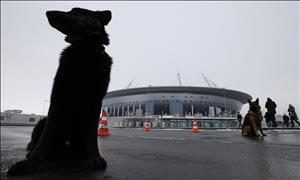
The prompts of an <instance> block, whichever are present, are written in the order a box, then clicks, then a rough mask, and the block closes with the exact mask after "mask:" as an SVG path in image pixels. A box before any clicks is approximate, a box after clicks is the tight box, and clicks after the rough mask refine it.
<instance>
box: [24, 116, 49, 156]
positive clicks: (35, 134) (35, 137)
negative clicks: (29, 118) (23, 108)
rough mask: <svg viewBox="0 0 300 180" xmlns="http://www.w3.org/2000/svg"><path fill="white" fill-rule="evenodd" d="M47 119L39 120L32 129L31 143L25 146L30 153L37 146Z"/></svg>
mask: <svg viewBox="0 0 300 180" xmlns="http://www.w3.org/2000/svg"><path fill="white" fill-rule="evenodd" d="M46 121H47V118H43V119H41V120H40V121H39V122H38V123H37V124H36V125H35V127H34V128H33V131H32V133H31V141H30V142H29V143H28V145H27V150H28V151H32V150H33V149H34V147H35V146H36V145H37V143H38V141H39V139H40V137H41V135H42V132H43V130H44V127H45V124H46Z"/></svg>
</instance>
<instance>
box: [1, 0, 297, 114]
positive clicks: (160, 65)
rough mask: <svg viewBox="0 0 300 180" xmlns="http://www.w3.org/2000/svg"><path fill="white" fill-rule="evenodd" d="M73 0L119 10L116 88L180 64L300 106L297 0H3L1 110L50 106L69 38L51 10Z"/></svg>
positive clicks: (113, 49) (114, 44)
mask: <svg viewBox="0 0 300 180" xmlns="http://www.w3.org/2000/svg"><path fill="white" fill-rule="evenodd" d="M73 7H82V8H88V9H91V10H104V9H110V10H112V12H113V18H112V21H111V23H110V24H109V25H108V26H107V32H108V33H109V34H110V39H111V44H110V45H109V46H108V47H107V48H106V49H107V52H108V53H109V54H110V55H111V56H112V57H113V60H114V64H113V69H112V74H111V83H110V86H109V90H117V89H123V88H125V87H126V86H127V85H128V84H129V82H130V81H131V80H132V79H133V78H134V82H133V85H134V86H137V87H142V86H148V85H152V86H160V85H177V84H178V82H177V79H176V73H177V69H179V71H180V75H181V79H182V81H183V85H187V86H207V84H206V83H205V81H204V80H203V78H202V76H201V72H202V73H204V74H205V75H206V76H207V78H208V79H210V80H212V81H214V83H216V84H217V85H218V86H219V87H221V88H223V87H225V88H227V89H234V90H239V91H242V92H246V93H248V94H250V95H251V96H252V97H253V98H257V97H258V98H260V104H261V105H262V106H264V103H265V101H266V98H267V97H270V98H272V99H273V100H275V101H276V103H277V105H278V113H280V114H282V113H283V112H286V109H287V106H288V104H290V103H292V104H294V105H295V106H296V108H297V110H299V3H298V2H201V1H199V2H178V1H176V2H71V1H67V2H21V1H20V2H3V1H1V111H3V110H6V109H22V110H23V111H24V112H25V113H36V114H42V113H43V108H44V100H45V99H47V100H49V97H50V93H51V87H52V82H53V78H54V76H55V73H56V69H57V66H58V58H59V54H60V52H61V51H62V49H63V48H64V47H66V46H67V45H68V44H67V43H66V42H64V35H63V34H61V33H60V32H58V31H57V30H55V29H53V28H52V27H50V25H49V24H48V21H47V18H46V16H45V12H46V11H47V10H63V11H68V10H70V9H71V8H73ZM79 73H80V72H79ZM247 109H248V105H245V106H244V107H243V110H242V112H243V113H245V112H246V111H247ZM263 111H265V109H264V108H263ZM298 113H299V111H298Z"/></svg>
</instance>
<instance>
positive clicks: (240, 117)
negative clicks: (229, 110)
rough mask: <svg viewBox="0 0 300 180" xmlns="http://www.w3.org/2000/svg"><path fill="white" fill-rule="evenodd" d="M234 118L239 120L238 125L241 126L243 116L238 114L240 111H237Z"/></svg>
mask: <svg viewBox="0 0 300 180" xmlns="http://www.w3.org/2000/svg"><path fill="white" fill-rule="evenodd" d="M236 118H237V120H238V121H239V127H241V126H242V118H243V116H242V115H241V114H240V112H238V113H237V116H236Z"/></svg>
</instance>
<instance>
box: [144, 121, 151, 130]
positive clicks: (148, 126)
mask: <svg viewBox="0 0 300 180" xmlns="http://www.w3.org/2000/svg"><path fill="white" fill-rule="evenodd" d="M149 131H150V123H149V121H145V122H144V132H149Z"/></svg>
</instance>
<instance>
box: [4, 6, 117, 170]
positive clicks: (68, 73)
mask: <svg viewBox="0 0 300 180" xmlns="http://www.w3.org/2000/svg"><path fill="white" fill-rule="evenodd" d="M46 15H47V18H48V21H49V23H50V25H51V26H52V27H54V28H55V29H57V30H59V31H60V32H62V33H63V34H65V35H66V38H65V41H66V42H68V43H70V44H71V45H70V46H68V47H67V48H65V49H64V50H63V52H62V53H61V57H60V61H59V67H58V70H57V73H56V76H55V78H54V83H53V87H52V92H51V98H50V107H49V111H48V116H47V119H44V120H42V122H41V124H40V125H39V126H37V127H36V130H35V131H36V134H37V135H35V136H36V138H35V140H34V141H35V142H34V143H33V144H31V145H30V146H28V149H31V151H30V152H29V153H28V155H27V158H26V160H24V161H20V162H17V163H16V164H15V165H13V166H12V167H11V168H10V169H9V170H8V172H7V174H8V175H18V174H29V173H32V172H35V171H38V169H39V167H41V165H42V164H45V163H46V162H49V160H50V161H51V162H54V164H56V165H59V164H60V162H61V161H63V162H67V163H69V164H72V165H73V164H74V162H73V161H75V162H77V164H76V163H75V164H76V165H75V166H79V165H84V166H85V167H89V168H92V169H100V170H102V169H105V168H106V166H107V162H106V161H105V159H104V158H102V157H101V155H100V153H99V150H98V143H97V128H98V123H99V117H100V113H101V112H100V111H101V106H102V99H103V97H104V96H105V94H106V92H107V88H108V85H109V81H110V72H111V65H112V59H111V57H110V56H109V55H108V54H107V53H106V52H105V48H104V45H108V44H109V38H108V34H107V33H106V31H105V27H104V26H106V25H107V24H108V23H109V22H110V20H111V17H112V15H111V12H110V11H108V10H105V11H90V10H87V9H81V8H73V9H72V10H71V11H68V12H63V11H47V12H46ZM41 129H42V130H41ZM41 131H42V133H39V132H41ZM33 133H35V132H33ZM39 134H40V135H39ZM39 136H40V137H39ZM36 139H38V141H37V140H36ZM58 162H59V163H58ZM60 168H61V167H60Z"/></svg>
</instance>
